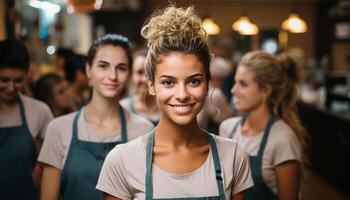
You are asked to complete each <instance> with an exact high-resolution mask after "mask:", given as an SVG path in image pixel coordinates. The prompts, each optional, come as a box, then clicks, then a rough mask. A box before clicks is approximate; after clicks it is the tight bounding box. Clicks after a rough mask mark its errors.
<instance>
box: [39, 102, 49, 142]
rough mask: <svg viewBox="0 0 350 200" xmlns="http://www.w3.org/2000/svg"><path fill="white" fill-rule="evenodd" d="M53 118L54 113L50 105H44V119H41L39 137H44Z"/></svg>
mask: <svg viewBox="0 0 350 200" xmlns="http://www.w3.org/2000/svg"><path fill="white" fill-rule="evenodd" d="M52 120H53V115H52V113H51V110H50V109H49V107H48V106H46V105H45V106H43V110H42V120H41V125H40V127H41V128H40V130H39V135H38V136H39V137H40V138H42V139H43V138H44V137H45V134H46V130H47V127H48V125H49V123H50V122H51V121H52Z"/></svg>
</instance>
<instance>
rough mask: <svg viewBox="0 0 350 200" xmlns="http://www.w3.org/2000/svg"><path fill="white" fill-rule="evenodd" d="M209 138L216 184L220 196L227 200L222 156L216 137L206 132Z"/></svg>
mask: <svg viewBox="0 0 350 200" xmlns="http://www.w3.org/2000/svg"><path fill="white" fill-rule="evenodd" d="M206 135H207V138H208V142H209V145H210V149H211V153H212V156H213V160H214V166H215V177H216V184H217V186H218V191H219V196H220V199H221V200H225V199H226V197H225V191H224V184H223V179H222V175H221V172H222V171H221V164H220V156H219V153H218V148H217V146H216V142H215V140H214V137H213V136H212V135H211V134H210V133H208V132H206Z"/></svg>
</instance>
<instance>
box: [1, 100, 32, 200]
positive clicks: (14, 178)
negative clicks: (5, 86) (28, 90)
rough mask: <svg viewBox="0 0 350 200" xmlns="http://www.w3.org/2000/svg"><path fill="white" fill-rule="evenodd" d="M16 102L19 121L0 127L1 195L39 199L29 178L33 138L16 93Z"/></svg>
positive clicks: (12, 199) (8, 198) (9, 198)
mask: <svg viewBox="0 0 350 200" xmlns="http://www.w3.org/2000/svg"><path fill="white" fill-rule="evenodd" d="M17 102H18V105H19V110H20V115H21V119H22V124H21V125H19V126H13V127H0V157H1V158H0V159H1V160H0V199H4V200H17V199H18V200H19V199H21V200H22V199H24V200H27V199H39V194H38V190H37V188H36V187H35V186H34V183H33V178H32V172H33V168H34V166H35V163H36V148H35V141H34V139H33V137H32V135H31V134H30V131H29V128H28V125H27V119H26V116H25V111H24V106H23V102H22V100H21V98H20V97H19V96H17Z"/></svg>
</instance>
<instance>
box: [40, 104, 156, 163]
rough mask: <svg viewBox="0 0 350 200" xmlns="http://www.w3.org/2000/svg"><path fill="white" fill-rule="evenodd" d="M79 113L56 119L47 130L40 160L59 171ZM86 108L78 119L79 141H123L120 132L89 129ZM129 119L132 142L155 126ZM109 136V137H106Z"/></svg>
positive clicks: (133, 116) (132, 116)
mask: <svg viewBox="0 0 350 200" xmlns="http://www.w3.org/2000/svg"><path fill="white" fill-rule="evenodd" d="M76 113H77V112H74V113H70V114H68V115H64V116H61V117H58V118H56V119H54V120H53V121H52V122H51V123H50V124H49V127H48V129H47V135H46V137H45V140H44V144H43V146H42V148H41V151H40V154H39V158H38V160H39V161H40V162H43V163H45V164H49V165H51V166H53V167H56V168H58V169H61V170H62V169H63V166H64V163H65V161H66V158H67V154H68V150H69V146H70V143H71V140H72V134H73V133H72V129H73V127H72V126H73V119H74V116H75V115H76ZM84 113H85V112H84V108H83V110H82V113H81V115H80V117H79V119H78V139H79V140H82V141H91V142H105V143H107V142H115V141H119V140H121V134H120V130H118V132H116V133H111V134H105V133H104V134H103V135H102V134H99V133H97V132H95V131H93V130H91V129H89V128H88V126H87V124H86V121H85V117H84V116H85V115H84ZM129 115H130V117H129V118H128V119H127V123H126V128H127V134H128V135H127V138H128V141H131V140H133V139H135V138H137V137H139V136H142V135H144V134H146V133H148V132H149V131H150V130H152V129H153V124H152V123H151V122H149V121H148V120H147V119H145V118H143V117H140V116H137V115H135V114H132V113H130V114H129ZM106 135H108V136H106Z"/></svg>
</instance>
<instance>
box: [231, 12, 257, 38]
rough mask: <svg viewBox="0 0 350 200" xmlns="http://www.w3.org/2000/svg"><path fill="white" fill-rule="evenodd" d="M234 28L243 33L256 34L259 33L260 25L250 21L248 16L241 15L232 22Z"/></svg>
mask: <svg viewBox="0 0 350 200" xmlns="http://www.w3.org/2000/svg"><path fill="white" fill-rule="evenodd" d="M232 29H233V30H234V31H238V32H239V33H240V34H241V35H256V34H258V33H259V29H258V26H257V25H255V24H253V23H252V22H250V20H249V18H248V17H246V16H242V17H240V18H239V19H238V20H237V21H236V22H235V23H233V24H232Z"/></svg>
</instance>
